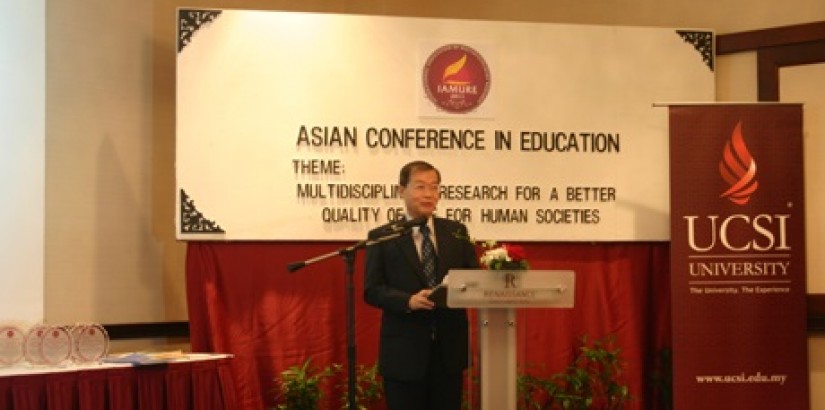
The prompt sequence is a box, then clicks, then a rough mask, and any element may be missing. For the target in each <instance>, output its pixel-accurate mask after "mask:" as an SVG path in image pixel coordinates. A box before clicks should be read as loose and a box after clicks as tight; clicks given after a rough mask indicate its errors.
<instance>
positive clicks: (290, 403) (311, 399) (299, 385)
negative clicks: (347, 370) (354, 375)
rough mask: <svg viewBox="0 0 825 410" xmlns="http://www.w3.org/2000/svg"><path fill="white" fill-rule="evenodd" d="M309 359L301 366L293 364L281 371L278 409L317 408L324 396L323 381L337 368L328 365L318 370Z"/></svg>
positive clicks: (308, 409) (302, 409)
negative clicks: (311, 364)
mask: <svg viewBox="0 0 825 410" xmlns="http://www.w3.org/2000/svg"><path fill="white" fill-rule="evenodd" d="M311 361H312V359H307V360H306V361H305V362H304V363H303V364H302V365H300V366H292V367H290V368H288V369H286V370H284V371H282V372H281V376H280V378H279V379H278V400H279V401H280V402H281V404H279V405H278V407H277V409H278V410H316V409H317V408H318V403H319V402H320V400H321V397H322V396H323V392H322V390H321V383H322V382H323V381H324V380H325V379H327V378H328V377H330V376H332V374H333V373H334V372H335V370H334V369H333V368H332V367H326V368H324V369H322V370H320V371H316V370H315V369H314V368H312V367H311V366H310V362H311Z"/></svg>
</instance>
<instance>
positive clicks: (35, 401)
mask: <svg viewBox="0 0 825 410" xmlns="http://www.w3.org/2000/svg"><path fill="white" fill-rule="evenodd" d="M230 360H232V359H231V358H217V359H211V360H198V361H186V362H173V363H166V364H158V365H149V366H137V367H109V366H105V365H104V366H101V367H99V368H91V369H89V368H84V369H79V370H76V371H75V370H70V371H66V370H65V369H63V370H56V371H54V372H43V373H37V374H12V375H7V376H0V410H5V409H9V410H11V409H13V410H28V409H37V410H40V409H84V410H86V409H90V410H91V409H116V410H130V409H235V408H236V406H235V403H236V399H235V389H234V386H233V383H232V377H231V376H230V374H229V361H230Z"/></svg>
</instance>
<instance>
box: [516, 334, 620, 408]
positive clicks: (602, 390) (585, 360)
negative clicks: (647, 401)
mask: <svg viewBox="0 0 825 410" xmlns="http://www.w3.org/2000/svg"><path fill="white" fill-rule="evenodd" d="M614 342H615V337H614V336H608V337H606V338H604V339H597V340H594V341H592V342H591V343H589V342H588V338H587V336H583V337H582V338H581V340H580V345H579V346H578V348H577V354H576V357H575V359H574V360H573V363H571V364H570V365H568V366H567V368H566V369H564V371H562V372H560V373H556V374H553V375H552V376H550V377H548V378H542V377H538V376H534V375H531V374H528V373H523V374H520V375H519V376H518V379H517V381H516V383H517V386H518V387H517V388H518V397H519V403H518V406H519V408H520V409H536V410H544V409H565V410H568V409H569V410H586V409H600V410H616V409H623V408H624V406H625V404H626V403H627V402H628V401H629V400H630V393H629V390H628V387H627V385H625V384H622V383H621V376H622V370H623V366H624V364H623V363H622V361H621V357H620V353H621V350H620V349H619V348H617V347H615V346H614Z"/></svg>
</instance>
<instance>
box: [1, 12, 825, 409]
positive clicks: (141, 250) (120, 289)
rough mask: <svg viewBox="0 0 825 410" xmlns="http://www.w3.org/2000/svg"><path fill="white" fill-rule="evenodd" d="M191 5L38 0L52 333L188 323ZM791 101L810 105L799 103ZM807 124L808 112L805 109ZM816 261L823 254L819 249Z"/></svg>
mask: <svg viewBox="0 0 825 410" xmlns="http://www.w3.org/2000/svg"><path fill="white" fill-rule="evenodd" d="M3 1H6V0H3ZM12 1H13V0H12ZM20 1H22V0H20ZM195 4H196V5H197V6H196V7H201V8H248V9H260V8H262V7H265V8H269V9H280V10H300V11H323V12H341V13H361V14H379V15H401V16H425V17H445V18H469V19H489V20H513V21H543V22H563V23H585V24H610V25H641V26H666V27H694V28H709V29H713V30H715V31H716V32H717V34H724V33H730V32H737V31H744V30H753V29H760V28H768V27H776V26H784V25H791V24H800V23H807V22H812V21H821V20H825V2H823V1H822V0H789V1H785V2H776V1H772V0H757V1H754V0H729V1H725V2H720V1H718V0H694V1H686V0H683V1H678V2H677V1H673V0H671V1H661V0H624V1H617V0H599V1H595V0H584V1H582V0H542V1H539V0H530V1H527V0H507V1H501V0H498V1H483V2H479V1H472V0H460V1H443V0H440V1H432V0H417V1H408V2H399V1H389V0H384V1H351V2H347V1H340V0H338V1H331V0H314V1H303V2H300V3H298V2H294V1H293V2H288V1H268V2H261V1H252V0H233V1H228V0H224V1H214V0H213V1H208V0H204V1H200V2H197V3H195ZM192 5H193V3H191V2H184V1H175V0H154V1H137V2H136V1H126V0H47V3H46V9H47V16H48V18H47V22H46V25H47V26H46V27H47V37H46V50H47V66H46V96H47V100H46V147H45V151H46V177H45V178H46V199H45V259H44V261H45V268H44V270H45V317H46V319H47V320H48V321H49V322H51V323H71V322H74V321H98V322H105V323H128V322H151V321H166V320H185V319H186V302H185V289H184V256H185V247H184V245H183V244H181V243H177V242H176V241H175V240H174V230H173V229H174V227H173V221H174V215H173V204H174V195H175V192H174V186H175V185H174V180H173V178H174V138H175V136H174V90H175V84H174V73H175V71H174V70H175V69H174V61H175V25H176V19H175V9H176V7H188V6H192ZM783 75H784V73H783ZM790 75H792V76H794V79H793V80H792V81H794V82H795V81H801V82H808V83H819V84H822V83H823V81H822V75H823V74H822V72H821V71H813V72H803V73H793V74H790ZM717 76H718V77H717V85H718V98H719V99H720V100H725V101H755V100H756V74H755V57H754V56H753V55H752V54H748V53H745V54H742V55H733V56H725V57H721V58H719V60H718V61H717ZM783 81H784V78H783ZM783 84H784V83H783ZM803 91H804V90H803ZM819 95H823V93H821V92H820V93H819ZM783 98H785V96H784V95H783ZM793 98H797V96H796V95H794V96H793ZM799 98H805V99H809V98H812V97H811V95H810V93H808V94H804V95H801V96H800V97H799ZM817 104H819V103H817ZM819 107H821V105H820V106H819ZM806 115H808V117H811V115H812V112H811V111H810V110H808V109H807V108H806ZM807 121H808V122H806V124H807V123H809V121H810V120H807ZM820 124H821V122H820ZM821 129H822V126H821V125H820V126H819V130H821ZM806 132H807V134H806V148H807V147H808V146H810V144H809V142H810V141H812V139H813V138H815V137H816V135H819V136H821V135H823V134H822V131H817V134H813V133H812V132H811V131H810V130H808V131H806ZM818 147H821V145H818ZM807 155H814V156H815V155H816V154H810V153H809V154H807ZM809 161H810V160H809ZM820 169H822V168H820ZM806 172H808V171H806ZM811 180H812V179H811V178H809V185H808V186H809V187H811V185H810V181H811ZM813 191H816V190H815V189H813ZM813 201H814V203H821V202H822V201H821V200H820V199H814V200H813ZM810 204H811V199H810V198H809V212H816V209H822V207H817V208H813V207H811V206H810ZM820 219H825V217H823V216H820ZM812 254H815V255H819V257H822V256H821V252H812ZM820 266H822V265H820ZM130 346H131V345H130ZM810 347H811V371H812V381H815V382H816V383H818V384H819V385H822V384H823V383H822V382H823V381H825V357H824V356H825V338H823V337H820V336H817V337H813V338H811V340H810ZM814 385H816V384H814ZM819 390H820V389H812V395H813V402H814V406H813V408H820V409H825V393H823V392H821V391H819Z"/></svg>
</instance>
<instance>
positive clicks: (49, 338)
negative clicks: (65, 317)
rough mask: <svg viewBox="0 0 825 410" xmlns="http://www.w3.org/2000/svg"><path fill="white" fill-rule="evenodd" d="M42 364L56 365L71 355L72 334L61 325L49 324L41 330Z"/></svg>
mask: <svg viewBox="0 0 825 410" xmlns="http://www.w3.org/2000/svg"><path fill="white" fill-rule="evenodd" d="M40 355H41V357H42V359H43V364H46V365H49V366H57V365H59V364H61V363H63V362H64V361H66V360H68V359H69V358H70V357H71V355H72V335H71V334H70V333H69V331H68V330H66V328H65V327H62V326H49V327H47V328H46V329H45V331H44V332H43V335H42V338H41V343H40Z"/></svg>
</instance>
